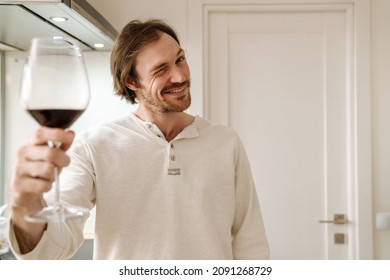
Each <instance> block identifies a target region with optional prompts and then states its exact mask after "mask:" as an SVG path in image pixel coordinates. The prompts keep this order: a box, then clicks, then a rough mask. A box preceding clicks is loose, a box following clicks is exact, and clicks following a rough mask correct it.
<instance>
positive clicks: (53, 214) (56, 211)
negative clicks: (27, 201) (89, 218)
mask: <svg viewBox="0 0 390 280" xmlns="http://www.w3.org/2000/svg"><path fill="white" fill-rule="evenodd" d="M88 212H89V211H88V210H87V209H84V208H78V207H65V206H48V207H45V208H43V209H42V210H40V211H37V212H33V213H30V214H29V215H27V216H26V217H25V220H26V221H27V222H30V223H47V222H48V221H54V222H63V221H65V220H68V219H76V218H81V217H84V216H86V215H88Z"/></svg>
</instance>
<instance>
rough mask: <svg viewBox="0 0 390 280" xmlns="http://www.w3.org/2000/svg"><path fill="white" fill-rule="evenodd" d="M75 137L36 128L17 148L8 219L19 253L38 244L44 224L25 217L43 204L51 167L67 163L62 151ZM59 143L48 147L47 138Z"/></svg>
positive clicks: (62, 165) (49, 180)
mask: <svg viewBox="0 0 390 280" xmlns="http://www.w3.org/2000/svg"><path fill="white" fill-rule="evenodd" d="M73 139H74V133H73V132H72V131H65V130H62V129H57V128H47V127H41V128H39V129H38V130H37V131H36V132H35V133H34V134H33V136H32V137H31V139H30V141H29V142H28V143H27V144H26V145H24V146H22V147H20V148H19V150H18V153H17V161H16V164H15V166H14V168H13V173H12V178H11V188H10V209H11V222H12V225H13V227H14V230H15V234H16V238H17V240H18V243H19V247H20V250H21V253H28V252H30V251H31V250H32V249H34V248H35V246H36V245H37V244H38V242H39V240H40V239H41V237H42V235H43V232H44V230H45V228H46V224H35V223H34V224H33V223H28V222H27V221H26V220H25V219H24V217H25V216H26V215H27V214H28V213H30V212H32V211H37V210H40V209H42V208H43V207H45V206H46V202H45V200H44V198H43V194H44V193H45V192H47V191H49V190H50V189H51V185H52V183H53V181H54V168H55V167H57V168H58V169H59V170H61V169H62V168H63V167H65V166H67V165H68V164H69V161H70V160H69V157H68V156H67V155H66V154H65V152H66V151H67V150H68V149H69V147H70V146H71V144H72V142H73ZM49 140H51V141H59V142H61V143H62V145H61V147H60V148H59V149H57V148H54V147H53V148H50V147H49V146H48V145H47V143H48V141H49Z"/></svg>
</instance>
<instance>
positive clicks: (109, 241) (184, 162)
mask: <svg viewBox="0 0 390 280" xmlns="http://www.w3.org/2000/svg"><path fill="white" fill-rule="evenodd" d="M77 138H78V139H77V140H76V141H75V142H74V144H73V145H72V148H71V150H70V151H69V155H70V157H71V164H70V166H68V167H66V168H64V170H63V172H62V173H61V176H60V178H61V198H62V200H63V201H65V202H67V203H69V204H73V205H78V206H82V207H85V208H88V209H92V208H93V207H94V206H96V221H95V236H94V259H139V260H141V259H266V258H268V257H269V248H268V242H267V238H266V234H265V229H264V226H263V220H262V215H261V211H260V207H259V203H258V198H257V194H256V189H255V186H254V183H253V179H252V175H251V170H250V166H249V162H248V159H247V156H246V153H245V151H244V148H243V146H242V143H241V141H240V139H239V137H238V135H237V134H236V133H235V132H234V131H233V130H232V129H230V128H227V127H225V126H221V125H216V124H212V123H210V122H208V121H206V120H205V119H203V118H201V117H199V116H196V117H195V120H194V122H193V123H192V124H190V125H189V126H187V127H186V128H185V129H184V130H183V131H182V132H181V133H180V134H179V135H177V137H176V138H175V139H174V140H172V141H171V142H167V141H166V140H165V138H164V136H163V134H162V133H161V131H160V130H159V128H158V127H157V126H156V125H155V124H153V123H150V122H144V121H142V120H140V119H139V118H137V117H136V116H135V115H134V114H131V115H130V116H126V117H124V118H121V119H119V120H116V121H113V122H108V123H104V124H102V125H100V126H97V127H94V128H91V129H88V130H86V131H84V132H82V133H80V134H79V135H78V137H77ZM47 200H48V203H49V204H50V202H51V200H52V195H50V194H49V195H48V197H47ZM85 220H86V218H85V219H79V220H69V221H67V222H66V223H58V222H57V223H54V222H53V223H52V222H50V223H49V224H48V227H47V230H46V231H45V232H44V235H43V237H42V239H41V241H40V243H39V244H38V245H37V246H36V248H35V249H34V250H33V251H31V252H30V253H28V254H25V255H21V254H20V253H19V248H18V245H17V242H16V240H15V236H14V233H13V232H12V229H11V230H10V243H11V248H12V251H13V253H14V254H15V255H16V257H17V258H20V259H68V258H71V257H72V256H73V254H74V253H75V252H76V251H77V250H78V248H79V247H80V246H81V244H82V242H83V240H84V237H83V226H84V223H85Z"/></svg>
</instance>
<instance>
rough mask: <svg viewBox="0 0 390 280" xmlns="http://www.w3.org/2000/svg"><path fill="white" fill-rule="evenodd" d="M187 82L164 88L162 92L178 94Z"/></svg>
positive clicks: (182, 90)
mask: <svg viewBox="0 0 390 280" xmlns="http://www.w3.org/2000/svg"><path fill="white" fill-rule="evenodd" d="M187 86H188V85H187V84H184V85H181V86H177V87H171V88H169V89H168V90H164V91H163V93H164V94H178V93H183V92H184V90H185V89H186V88H187Z"/></svg>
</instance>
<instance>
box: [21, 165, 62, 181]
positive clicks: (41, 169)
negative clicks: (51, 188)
mask: <svg viewBox="0 0 390 280" xmlns="http://www.w3.org/2000/svg"><path fill="white" fill-rule="evenodd" d="M54 170H55V165H54V164H52V163H50V162H47V161H26V162H24V163H23V164H18V166H17V167H16V168H15V172H16V175H17V177H20V178H23V177H32V178H35V179H42V180H45V181H49V182H52V181H53V180H54Z"/></svg>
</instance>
